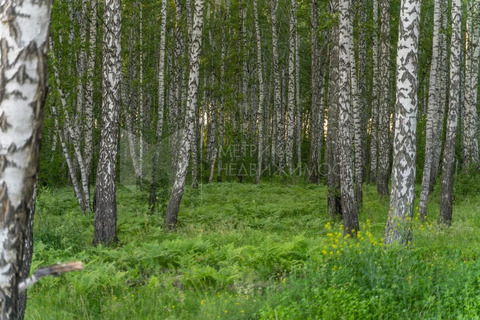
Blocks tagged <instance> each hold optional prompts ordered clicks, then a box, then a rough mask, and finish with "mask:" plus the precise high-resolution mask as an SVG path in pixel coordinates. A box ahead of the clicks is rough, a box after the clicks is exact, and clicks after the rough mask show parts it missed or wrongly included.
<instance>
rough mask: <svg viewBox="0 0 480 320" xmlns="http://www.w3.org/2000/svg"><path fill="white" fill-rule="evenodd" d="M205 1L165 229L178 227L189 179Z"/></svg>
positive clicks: (198, 6) (198, 15)
mask: <svg viewBox="0 0 480 320" xmlns="http://www.w3.org/2000/svg"><path fill="white" fill-rule="evenodd" d="M203 9H204V0H195V13H194V17H193V28H192V35H191V43H190V44H191V45H190V48H189V51H190V59H189V60H190V75H189V81H188V83H189V87H188V101H187V113H186V115H185V116H186V119H185V123H186V129H185V131H184V132H183V134H182V140H181V142H182V143H181V145H180V150H179V163H178V168H177V172H176V175H175V183H174V185H173V189H172V193H171V195H170V201H169V203H168V207H167V213H166V217H165V228H166V229H168V230H174V229H175V228H176V226H177V219H178V210H179V208H180V202H181V200H182V197H183V192H184V189H185V179H186V177H187V168H188V161H189V158H190V154H189V152H190V145H191V143H192V141H193V137H194V134H195V133H194V120H195V119H194V117H195V110H196V108H197V104H198V83H199V75H200V53H201V49H202V31H203V11H204V10H203Z"/></svg>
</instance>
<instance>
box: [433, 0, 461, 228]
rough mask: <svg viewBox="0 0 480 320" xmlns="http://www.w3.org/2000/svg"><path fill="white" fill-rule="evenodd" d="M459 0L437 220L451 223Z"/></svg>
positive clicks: (454, 6) (454, 9) (454, 14)
mask: <svg viewBox="0 0 480 320" xmlns="http://www.w3.org/2000/svg"><path fill="white" fill-rule="evenodd" d="M461 19H462V5H461V2H460V0H453V1H452V40H451V44H450V98H449V100H450V103H449V107H448V117H447V134H446V137H445V148H444V151H443V162H442V163H443V165H442V201H441V206H440V215H439V216H438V221H439V223H441V224H446V225H450V224H451V223H452V207H453V174H454V170H455V146H456V142H457V129H458V111H459V106H460V100H459V93H460V54H461V34H460V33H461V28H462V24H461Z"/></svg>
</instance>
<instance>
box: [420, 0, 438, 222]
mask: <svg viewBox="0 0 480 320" xmlns="http://www.w3.org/2000/svg"><path fill="white" fill-rule="evenodd" d="M441 2H442V0H441V1H435V8H434V17H433V50H432V63H431V65H430V78H429V88H430V90H429V94H428V102H429V103H428V110H427V125H426V133H425V164H424V166H423V178H422V191H421V193H420V203H419V212H420V218H421V219H422V221H423V220H424V219H425V217H426V215H427V197H428V195H429V190H430V174H431V172H432V162H433V152H434V144H435V143H438V141H436V140H434V139H433V137H434V131H435V124H436V123H438V119H437V117H438V116H439V109H440V101H439V100H440V77H439V72H438V71H439V68H440V66H439V58H440V28H441V25H442V10H441V9H442V5H441Z"/></svg>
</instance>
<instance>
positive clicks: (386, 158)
mask: <svg viewBox="0 0 480 320" xmlns="http://www.w3.org/2000/svg"><path fill="white" fill-rule="evenodd" d="M380 11H381V32H380V44H381V45H380V56H379V59H380V61H379V67H380V73H381V79H380V80H379V81H380V82H379V86H380V88H379V90H380V91H379V97H380V98H379V105H378V132H377V138H378V168H377V190H378V193H379V194H380V195H382V196H387V195H388V181H389V180H390V153H391V147H390V91H391V90H390V86H391V72H390V0H380Z"/></svg>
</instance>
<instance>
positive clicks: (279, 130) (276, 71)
mask: <svg viewBox="0 0 480 320" xmlns="http://www.w3.org/2000/svg"><path fill="white" fill-rule="evenodd" d="M277 9H278V0H271V20H272V67H273V110H274V113H275V118H276V132H275V146H276V149H275V150H272V156H273V157H274V158H275V164H276V165H277V166H278V171H279V172H283V168H284V157H285V123H284V122H283V116H282V110H283V106H282V98H281V97H282V95H281V86H282V85H281V82H280V64H279V57H278V31H277Z"/></svg>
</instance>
